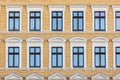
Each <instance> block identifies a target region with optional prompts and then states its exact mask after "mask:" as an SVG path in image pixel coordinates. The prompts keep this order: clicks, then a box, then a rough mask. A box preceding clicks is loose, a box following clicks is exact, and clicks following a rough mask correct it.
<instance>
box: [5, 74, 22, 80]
mask: <svg viewBox="0 0 120 80" xmlns="http://www.w3.org/2000/svg"><path fill="white" fill-rule="evenodd" d="M5 80H22V77H21V76H19V75H18V74H16V73H11V74H9V75H7V76H5Z"/></svg>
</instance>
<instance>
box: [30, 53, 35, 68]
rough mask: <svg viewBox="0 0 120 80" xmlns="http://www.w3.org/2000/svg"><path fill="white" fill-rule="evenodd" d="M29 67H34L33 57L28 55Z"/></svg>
mask: <svg viewBox="0 0 120 80" xmlns="http://www.w3.org/2000/svg"><path fill="white" fill-rule="evenodd" d="M30 66H34V55H30Z"/></svg>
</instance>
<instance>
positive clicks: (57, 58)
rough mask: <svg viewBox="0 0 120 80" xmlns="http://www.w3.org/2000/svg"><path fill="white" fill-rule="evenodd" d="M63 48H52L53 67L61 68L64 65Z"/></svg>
mask: <svg viewBox="0 0 120 80" xmlns="http://www.w3.org/2000/svg"><path fill="white" fill-rule="evenodd" d="M62 55H63V49H62V47H52V67H53V68H54V67H55V68H56V67H57V68H59V67H62V65H63V57H62Z"/></svg>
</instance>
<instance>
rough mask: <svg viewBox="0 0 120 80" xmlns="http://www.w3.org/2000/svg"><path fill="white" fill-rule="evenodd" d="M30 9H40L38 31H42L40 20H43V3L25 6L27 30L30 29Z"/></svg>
mask: <svg viewBox="0 0 120 80" xmlns="http://www.w3.org/2000/svg"><path fill="white" fill-rule="evenodd" d="M30 11H40V12H41V15H40V19H41V25H40V26H41V30H40V31H43V28H42V24H43V23H42V22H43V5H39V6H38V5H28V6H27V13H28V31H30V28H29V24H30Z"/></svg>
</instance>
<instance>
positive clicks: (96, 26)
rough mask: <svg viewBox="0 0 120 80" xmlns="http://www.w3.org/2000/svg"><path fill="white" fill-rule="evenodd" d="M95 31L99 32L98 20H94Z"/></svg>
mask: <svg viewBox="0 0 120 80" xmlns="http://www.w3.org/2000/svg"><path fill="white" fill-rule="evenodd" d="M95 29H96V30H99V18H95Z"/></svg>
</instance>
